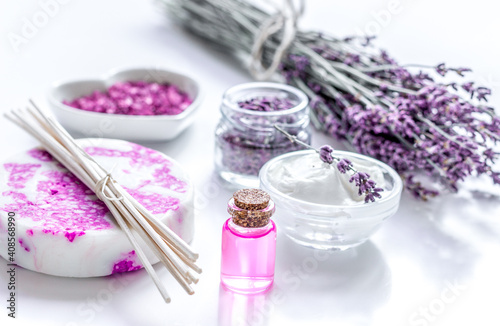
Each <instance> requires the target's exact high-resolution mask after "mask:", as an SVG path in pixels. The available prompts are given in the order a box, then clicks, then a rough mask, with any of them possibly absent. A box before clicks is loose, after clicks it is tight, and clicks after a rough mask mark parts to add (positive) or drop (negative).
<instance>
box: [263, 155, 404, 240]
mask: <svg viewBox="0 0 500 326" xmlns="http://www.w3.org/2000/svg"><path fill="white" fill-rule="evenodd" d="M312 153H314V154H315V152H314V151H312V150H305V151H304V150H303V151H296V152H291V153H287V154H284V155H280V156H278V157H276V158H274V159H272V160H270V161H269V162H267V163H266V164H265V165H264V166H263V167H262V169H261V170H260V173H259V179H260V188H261V189H262V190H264V191H266V192H267V193H269V195H270V196H271V198H272V199H273V200H274V202H275V204H276V213H275V215H274V216H275V221H277V224H278V229H281V230H282V231H284V232H285V234H286V235H287V236H288V237H290V238H291V239H292V240H294V241H295V242H297V243H299V244H301V245H304V246H307V247H312V248H316V249H325V250H345V249H348V248H351V247H354V246H357V245H360V244H362V243H363V242H365V241H366V240H368V238H369V237H370V236H371V235H372V234H373V233H375V232H376V231H377V230H378V229H379V228H380V226H381V225H382V223H383V222H384V221H385V220H386V219H388V218H389V217H391V216H392V215H394V214H395V213H396V211H397V210H398V207H399V200H400V198H401V191H402V188H403V187H402V185H403V182H402V181H401V178H400V177H399V175H398V173H397V172H396V171H394V169H392V168H391V167H389V166H388V165H387V164H385V163H382V162H380V161H378V160H376V159H373V158H371V157H368V156H365V155H361V154H355V153H351V152H345V151H333V153H332V155H335V156H338V157H342V158H347V159H352V160H354V161H360V162H362V163H364V164H370V165H371V164H373V165H376V166H378V167H379V168H380V170H381V171H382V175H383V177H384V180H385V186H384V192H382V193H381V194H382V198H381V199H377V200H376V201H375V202H370V203H366V204H365V203H364V201H362V202H361V203H359V204H356V205H350V206H342V205H323V204H316V203H311V202H307V201H303V200H299V199H295V198H293V197H290V196H288V195H286V194H284V193H282V192H281V191H279V190H278V189H276V188H275V187H274V186H273V184H272V182H271V180H269V173H268V171H269V170H270V169H271V168H273V167H274V166H276V165H279V164H283V162H284V161H286V160H287V159H288V158H292V157H297V156H300V155H310V154H312ZM316 155H317V154H316ZM353 186H354V185H353Z"/></svg>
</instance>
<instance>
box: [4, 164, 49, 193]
mask: <svg viewBox="0 0 500 326" xmlns="http://www.w3.org/2000/svg"><path fill="white" fill-rule="evenodd" d="M3 166H4V168H5V170H7V172H9V177H8V178H9V181H8V182H7V185H8V186H9V187H12V188H15V189H20V188H24V187H25V185H26V182H28V181H29V180H31V178H33V176H34V175H35V173H36V170H37V169H39V168H40V167H41V165H40V164H31V163H23V164H19V163H5V164H4V165H3Z"/></svg>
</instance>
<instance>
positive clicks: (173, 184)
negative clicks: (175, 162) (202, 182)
mask: <svg viewBox="0 0 500 326" xmlns="http://www.w3.org/2000/svg"><path fill="white" fill-rule="evenodd" d="M153 177H154V178H155V179H154V182H153V183H154V184H155V185H158V186H161V187H163V188H167V189H170V190H173V191H176V192H186V191H187V183H186V182H185V181H182V180H179V179H178V178H176V177H174V176H173V175H172V174H170V169H169V168H168V166H167V165H164V166H162V167H161V168H158V169H156V170H155V171H154V172H153Z"/></svg>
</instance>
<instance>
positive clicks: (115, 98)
mask: <svg viewBox="0 0 500 326" xmlns="http://www.w3.org/2000/svg"><path fill="white" fill-rule="evenodd" d="M192 102H193V100H192V99H191V98H190V97H189V96H188V95H187V94H186V93H184V92H183V91H181V90H180V89H179V88H178V87H177V86H176V85H172V84H160V83H150V82H146V81H126V82H117V83H115V84H114V85H112V86H111V87H110V88H109V89H108V90H106V91H105V92H101V91H95V92H93V93H92V94H89V95H86V96H82V97H79V98H76V99H73V100H71V101H63V103H64V104H66V105H69V106H71V107H74V108H76V109H80V110H85V111H92V112H100V113H110V114H125V115H176V114H179V113H182V112H183V111H184V110H185V109H186V108H187V107H188V106H189V105H190V104H191V103H192Z"/></svg>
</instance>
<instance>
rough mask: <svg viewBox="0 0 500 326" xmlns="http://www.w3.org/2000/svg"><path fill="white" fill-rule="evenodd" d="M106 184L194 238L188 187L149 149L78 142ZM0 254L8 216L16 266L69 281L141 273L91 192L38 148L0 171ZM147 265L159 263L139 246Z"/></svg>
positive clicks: (177, 167)
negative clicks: (108, 175)
mask: <svg viewBox="0 0 500 326" xmlns="http://www.w3.org/2000/svg"><path fill="white" fill-rule="evenodd" d="M78 142H80V144H81V145H82V147H83V148H84V149H85V151H86V152H87V153H89V154H91V155H92V156H93V157H94V158H95V159H96V160H97V161H98V162H99V163H100V164H101V165H102V166H103V167H104V168H106V169H107V170H108V171H112V175H113V178H114V179H115V180H117V182H119V183H120V184H121V185H122V186H123V187H124V189H125V190H127V191H128V192H129V193H130V194H131V195H132V196H134V197H135V198H136V199H137V200H138V201H139V202H140V203H141V204H142V205H144V207H146V208H147V209H148V210H149V211H150V212H151V213H153V214H154V215H155V216H156V217H158V218H159V219H161V220H162V221H163V222H164V223H166V225H167V226H168V227H170V228H171V229H172V230H173V231H174V232H176V233H177V234H178V235H179V236H180V237H181V238H183V239H184V240H185V241H187V242H190V241H191V240H192V238H193V232H194V229H193V218H194V209H193V186H192V184H191V182H190V181H189V179H188V176H187V175H186V173H185V172H184V171H183V169H182V168H181V166H180V165H179V164H178V163H177V162H175V161H173V160H172V159H170V158H169V157H167V156H166V155H164V154H162V153H159V152H156V151H154V150H152V149H149V148H146V147H142V146H140V145H137V144H133V143H129V142H125V141H121V140H110V139H83V140H78ZM0 178H1V180H2V182H1V183H0V194H1V197H0V254H1V256H2V257H4V258H7V257H8V256H7V248H8V245H7V225H8V223H7V219H8V216H9V213H10V215H11V216H12V215H14V214H15V219H16V220H15V235H16V251H15V261H16V263H17V264H18V265H19V266H22V267H24V268H27V269H31V270H34V271H37V272H41V273H46V274H52V275H58V276H70V277H91V276H104V275H110V274H113V273H119V272H128V271H133V270H136V269H139V268H141V267H142V266H141V262H140V261H139V258H138V257H137V255H136V253H135V251H134V250H133V247H132V245H131V244H130V242H129V241H128V239H127V237H126V236H125V233H124V232H123V231H122V230H121V229H120V227H119V226H118V224H117V223H116V221H115V220H114V218H113V217H112V215H111V213H110V212H109V211H108V209H107V207H106V206H105V205H104V203H103V202H101V201H100V200H99V199H97V197H96V196H95V194H94V193H93V191H92V190H90V189H88V188H87V187H86V186H85V185H84V184H82V182H80V181H79V180H78V179H77V178H76V177H75V176H74V175H73V174H72V173H71V172H69V171H68V170H67V169H65V168H64V167H63V166H62V165H61V164H60V163H59V162H57V161H55V160H54V159H53V158H52V157H51V156H50V154H48V153H47V152H45V151H44V150H42V149H40V148H35V149H32V150H30V151H28V152H26V153H23V154H20V155H17V156H14V157H12V158H11V159H9V160H7V161H6V162H4V163H3V164H0ZM142 248H144V250H145V253H146V255H147V257H148V259H149V260H150V261H151V262H152V263H156V262H157V261H158V260H157V259H156V257H155V256H154V255H153V253H152V252H151V251H150V250H149V249H148V248H146V246H145V245H143V246H142Z"/></svg>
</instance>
